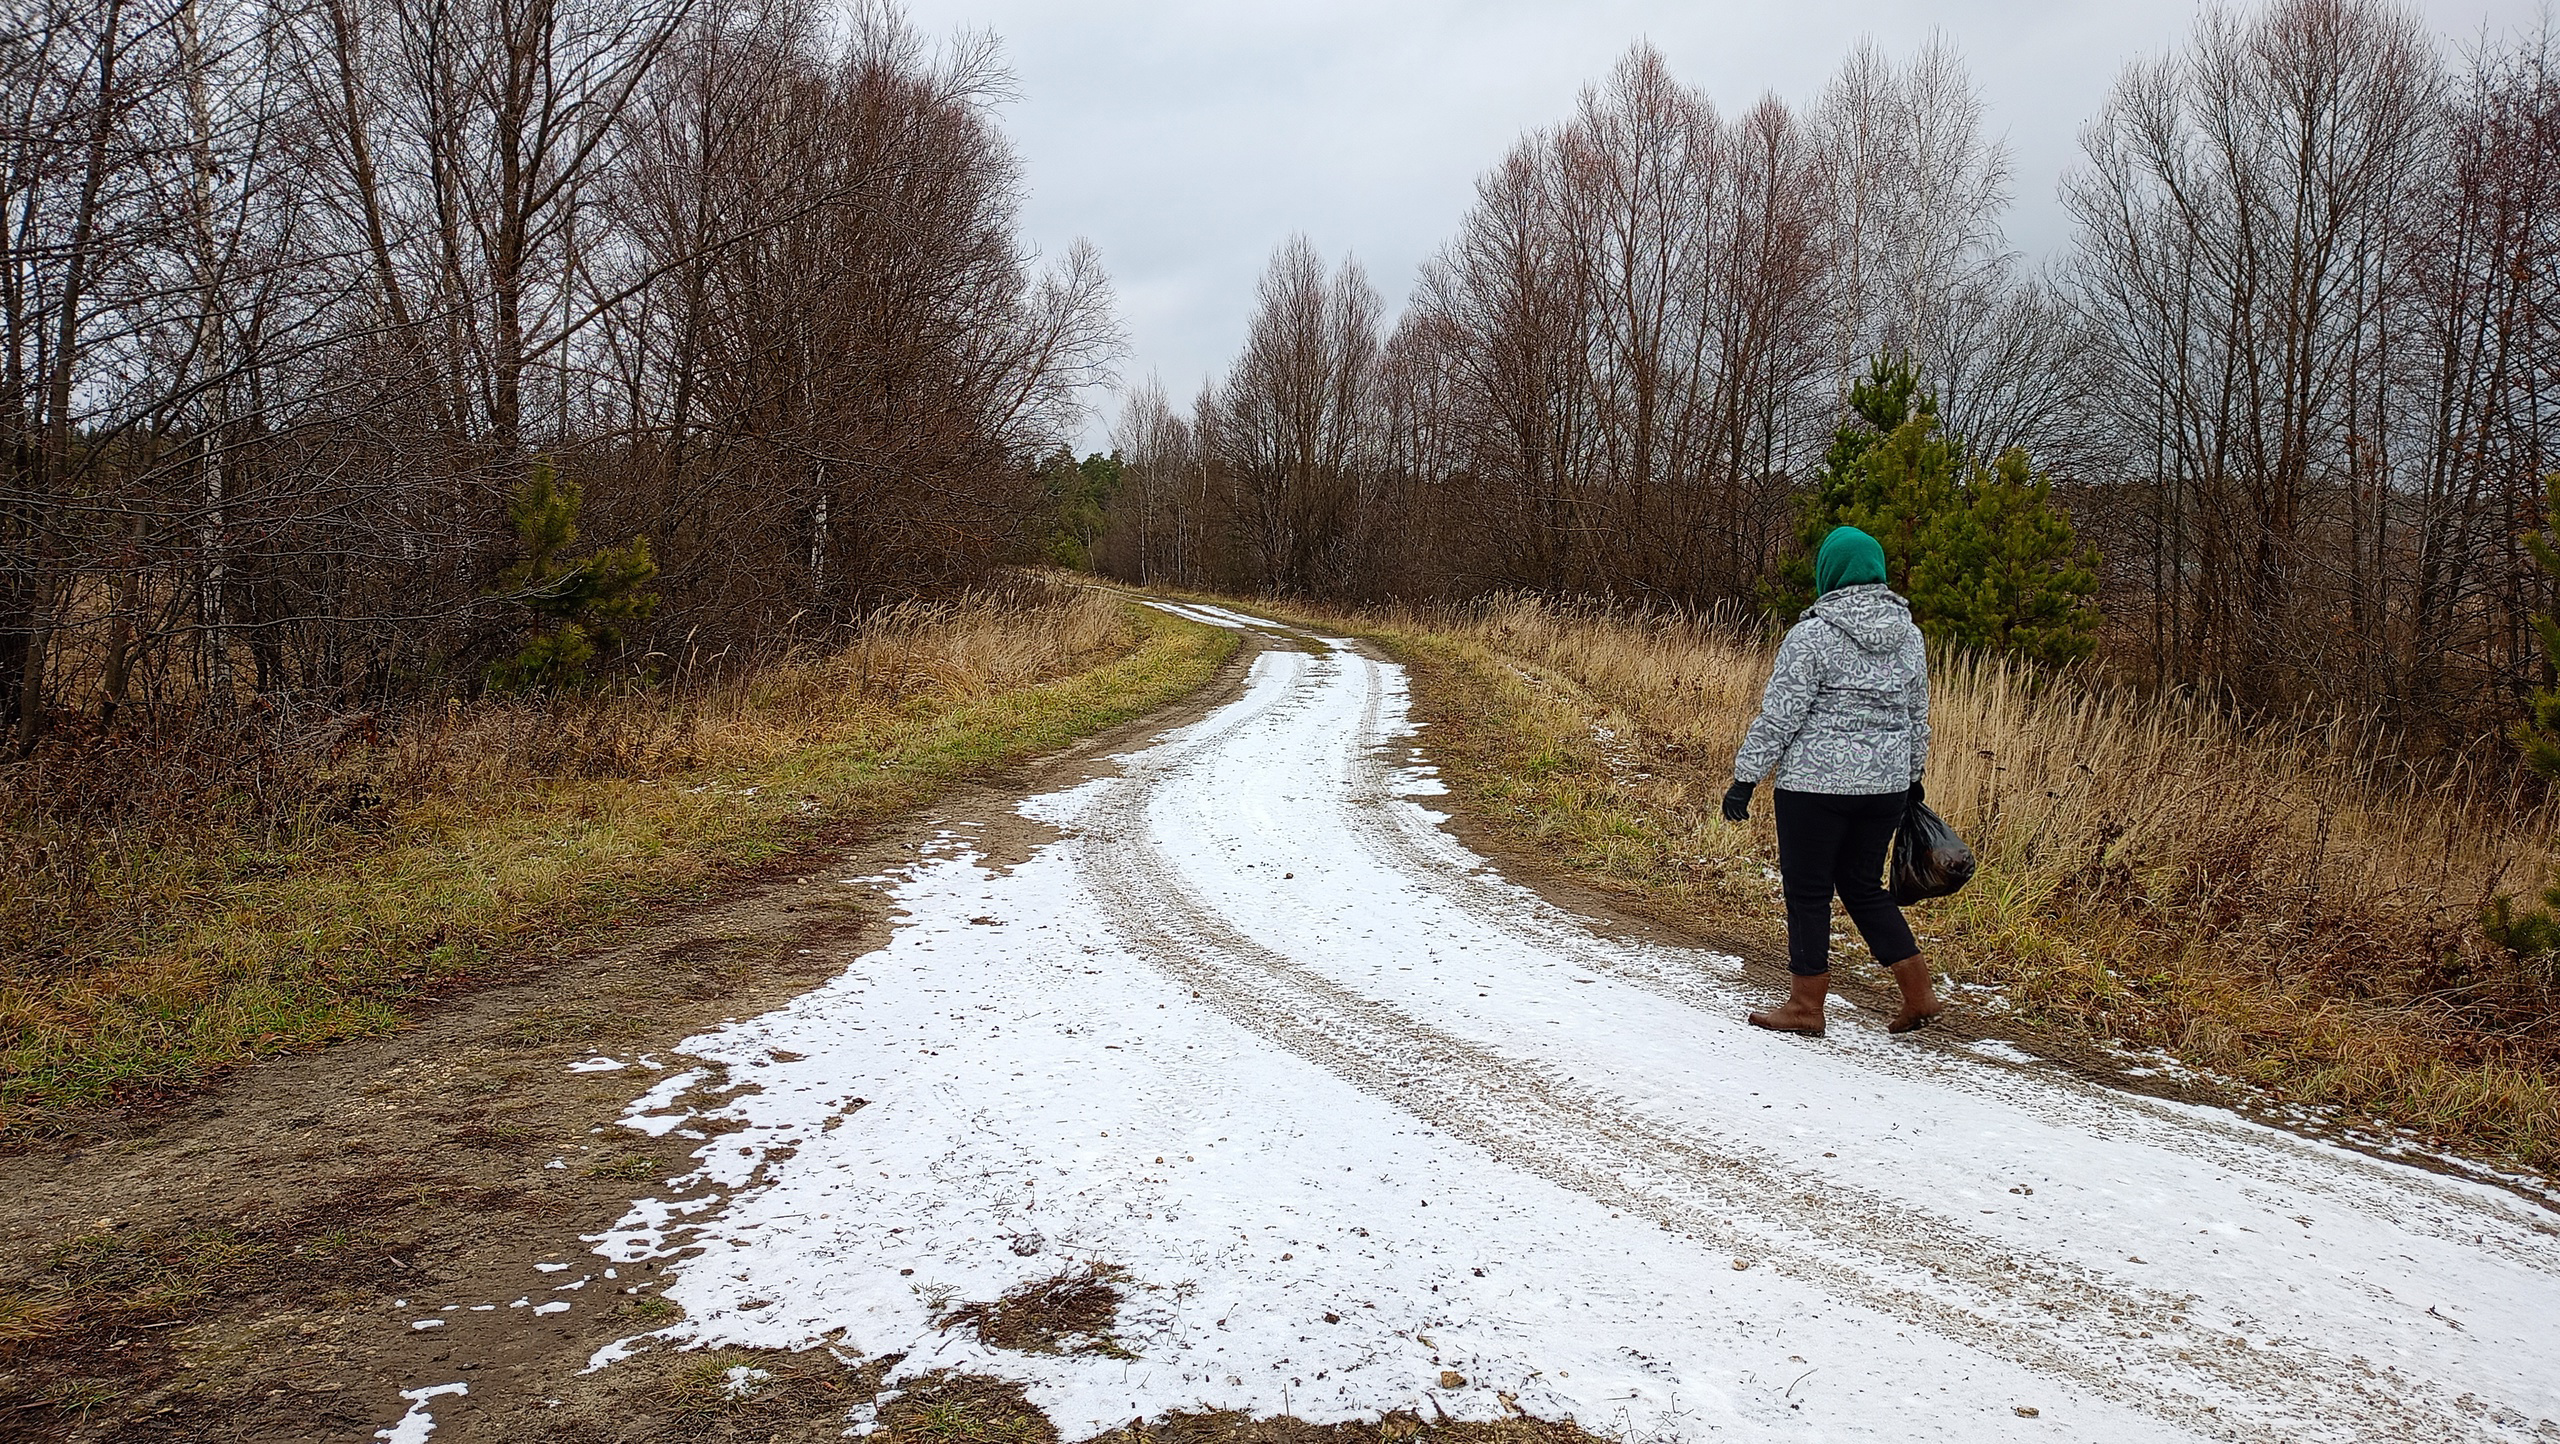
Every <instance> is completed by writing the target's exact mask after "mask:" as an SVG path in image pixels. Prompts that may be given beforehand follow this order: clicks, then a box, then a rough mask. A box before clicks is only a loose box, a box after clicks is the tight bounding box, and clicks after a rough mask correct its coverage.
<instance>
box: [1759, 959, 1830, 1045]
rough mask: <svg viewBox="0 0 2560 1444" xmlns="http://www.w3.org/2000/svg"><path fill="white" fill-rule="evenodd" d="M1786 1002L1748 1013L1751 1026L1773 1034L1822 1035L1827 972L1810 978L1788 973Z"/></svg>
mask: <svg viewBox="0 0 2560 1444" xmlns="http://www.w3.org/2000/svg"><path fill="white" fill-rule="evenodd" d="M1789 982H1790V984H1791V986H1790V987H1789V988H1788V990H1787V1001H1786V1002H1785V1003H1784V1004H1783V1005H1781V1006H1779V1007H1775V1008H1772V1009H1770V1010H1769V1011H1768V1012H1765V1013H1753V1014H1751V1015H1750V1019H1751V1026H1752V1027H1754V1028H1766V1029H1768V1030H1769V1031H1771V1032H1773V1033H1810V1034H1812V1035H1813V1036H1814V1037H1817V1038H1819V1037H1821V1036H1822V1000H1823V998H1824V997H1825V996H1827V995H1828V994H1829V993H1830V992H1831V975H1830V974H1829V973H1816V974H1814V975H1813V976H1812V977H1810V978H1807V977H1802V976H1795V975H1790V977H1789Z"/></svg>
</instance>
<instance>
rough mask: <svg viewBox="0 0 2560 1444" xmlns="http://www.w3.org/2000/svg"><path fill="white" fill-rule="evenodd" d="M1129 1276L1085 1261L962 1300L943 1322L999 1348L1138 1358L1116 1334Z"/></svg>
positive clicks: (944, 1326)
mask: <svg viewBox="0 0 2560 1444" xmlns="http://www.w3.org/2000/svg"><path fill="white" fill-rule="evenodd" d="M1127 1280H1128V1274H1127V1272H1126V1271H1125V1270H1122V1269H1120V1268H1117V1267H1114V1266H1113V1265H1110V1264H1105V1263H1094V1262H1087V1263H1082V1264H1078V1265H1076V1266H1075V1267H1073V1268H1069V1269H1064V1270H1061V1271H1060V1272H1058V1273H1056V1274H1054V1275H1052V1276H1050V1277H1048V1278H1045V1279H1035V1280H1033V1281H1032V1282H1030V1283H1027V1284H1024V1285H1023V1286H1022V1287H1020V1288H1018V1289H1015V1290H1013V1291H1012V1292H1011V1293H1008V1294H1006V1295H1004V1296H1003V1297H1002V1298H998V1299H995V1300H993V1301H991V1302H987V1303H976V1304H962V1305H961V1306H960V1307H958V1308H956V1309H953V1310H951V1311H950V1312H949V1313H946V1314H944V1315H943V1316H942V1317H941V1319H940V1320H939V1321H938V1322H937V1327H939V1328H940V1329H942V1330H943V1331H944V1332H946V1333H947V1332H949V1331H950V1330H952V1329H967V1330H968V1331H969V1332H971V1333H973V1334H975V1335H977V1336H978V1341H979V1342H980V1343H982V1344H985V1345H987V1346H988V1347H989V1348H994V1349H1013V1350H1016V1351H1018V1352H1022V1353H1031V1354H1101V1355H1103V1356H1105V1357H1108V1358H1114V1359H1129V1358H1135V1357H1137V1356H1136V1355H1134V1354H1132V1353H1130V1352H1129V1351H1128V1349H1127V1348H1125V1347H1123V1346H1122V1345H1121V1343H1120V1341H1119V1340H1118V1339H1116V1338H1113V1337H1112V1333H1111V1331H1112V1330H1113V1328H1115V1327H1116V1326H1117V1325H1118V1324H1119V1322H1120V1300H1121V1285H1122V1284H1124V1283H1126V1282H1127Z"/></svg>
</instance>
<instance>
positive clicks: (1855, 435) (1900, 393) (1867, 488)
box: [1769, 356, 1959, 616]
mask: <svg viewBox="0 0 2560 1444" xmlns="http://www.w3.org/2000/svg"><path fill="white" fill-rule="evenodd" d="M1878 451H1882V452H1883V453H1884V454H1883V455H1881V456H1877V455H1875V453H1877V452H1878ZM1958 465H1959V457H1958V454H1957V451H1956V448H1955V445H1954V443H1953V442H1951V441H1950V440H1948V438H1947V437H1946V435H1945V433H1944V432H1942V431H1940V430H1939V429H1938V398H1936V397H1935V396H1932V395H1930V394H1929V393H1928V392H1926V391H1923V390H1921V389H1920V373H1919V372H1918V371H1916V370H1914V369H1913V368H1912V366H1911V363H1910V362H1909V361H1907V360H1905V359H1903V358H1902V357H1899V356H1878V357H1876V358H1874V359H1873V360H1871V361H1869V362H1868V363H1867V378H1866V379H1865V380H1863V381H1860V382H1857V383H1855V384H1853V385H1852V386H1851V387H1850V388H1849V416H1848V419H1847V420H1845V421H1843V422H1842V423H1841V424H1840V425H1839V427H1838V428H1836V429H1835V430H1833V431H1832V433H1831V445H1830V446H1829V447H1828V448H1826V449H1825V450H1824V451H1823V453H1822V465H1821V467H1820V469H1818V470H1816V471H1815V472H1814V474H1813V490H1812V491H1811V492H1810V493H1808V494H1807V495H1806V496H1805V498H1804V500H1803V502H1802V503H1801V504H1800V505H1799V508H1798V510H1797V513H1796V549H1795V551H1794V552H1793V553H1791V554H1790V555H1789V556H1788V557H1787V558H1786V559H1785V560H1784V561H1782V562H1780V563H1779V566H1778V578H1777V581H1776V583H1775V584H1774V585H1773V586H1771V587H1770V589H1769V603H1770V606H1771V609H1772V610H1775V611H1778V612H1780V613H1783V614H1785V615H1789V616H1792V615H1794V614H1795V613H1797V612H1801V611H1803V610H1804V609H1805V608H1806V607H1807V606H1810V605H1811V604H1812V602H1813V557H1814V553H1816V552H1818V551H1820V550H1821V549H1822V539H1823V538H1824V537H1827V536H1829V535H1831V529H1832V528H1833V527H1836V526H1854V527H1858V528H1860V529H1861V530H1864V531H1866V532H1867V533H1868V534H1870V535H1872V536H1873V537H1875V539H1876V540H1877V541H1878V542H1881V543H1882V544H1883V545H1884V560H1885V581H1886V583H1887V584H1889V585H1890V586H1892V587H1893V589H1894V590H1896V591H1901V590H1902V588H1903V583H1904V582H1906V581H1908V580H1909V577H1910V569H1911V560H1910V558H1911V542H1912V540H1913V539H1914V537H1915V536H1916V535H1917V532H1918V528H1919V526H1920V524H1921V517H1920V516H1919V515H1918V513H1919V512H1920V511H1921V510H1923V509H1926V508H1928V507H1930V506H1931V505H1933V504H1934V503H1933V500H1932V499H1933V498H1934V497H1936V496H1937V495H1938V494H1940V493H1941V492H1943V491H1946V490H1948V489H1951V488H1952V487H1953V486H1954V484H1955V476H1956V470H1957V467H1958Z"/></svg>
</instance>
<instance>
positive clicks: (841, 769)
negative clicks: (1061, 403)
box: [0, 587, 1234, 1128]
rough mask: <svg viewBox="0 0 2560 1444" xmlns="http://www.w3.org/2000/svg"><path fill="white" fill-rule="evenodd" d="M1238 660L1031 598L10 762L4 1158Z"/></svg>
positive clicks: (0, 1052) (1163, 626)
mask: <svg viewBox="0 0 2560 1444" xmlns="http://www.w3.org/2000/svg"><path fill="white" fill-rule="evenodd" d="M1233 646H1234V640H1233V638H1232V636H1231V635H1229V634H1226V633H1223V632H1217V631H1214V630H1211V629H1207V628H1201V627H1196V626H1193V625H1191V624H1188V623H1180V622H1175V621H1173V620H1172V619H1170V618H1166V617H1164V616H1162V615H1161V614H1159V613H1155V612H1152V611H1146V610H1144V609H1140V608H1135V607H1131V606H1129V605H1127V604H1126V603H1124V602H1122V601H1119V600H1116V599H1114V598H1111V597H1109V596H1107V595H1104V594H1101V593H1097V592H1094V591H1091V590H1086V589H1079V588H1068V587H1048V588H1029V589H1024V590H1020V591H1017V592H1015V593H1013V594H1009V595H1007V596H1003V597H988V598H979V599H976V600H972V601H968V602H963V603H959V604H953V605H943V606H932V607H924V606H917V607H909V608H903V609H899V610H896V611H892V612H889V613H886V614H884V615H882V616H880V617H878V618H876V619H875V620H874V621H873V623H872V624H871V625H870V626H869V627H867V628H866V629H865V630H864V632H863V633H862V635H861V636H860V638H859V640H857V641H856V642H854V643H853V644H852V645H851V646H849V647H846V648H844V649H843V650H841V651H838V652H835V653H832V654H829V655H825V656H784V657H780V658H777V659H773V660H770V661H768V662H765V663H763V664H761V665H755V666H738V667H735V668H733V669H731V670H729V671H727V672H725V673H721V674H717V675H706V676H703V677H701V678H699V679H697V680H695V681H693V682H691V683H689V684H686V685H680V686H671V687H662V688H656V689H650V690H646V691H635V692H630V693H627V694H624V695H618V696H602V697H577V698H563V699H553V700H542V701H529V700H500V701H492V702H489V703H485V704H481V705H475V706H452V707H446V708H440V709H435V710H432V711H428V712H424V713H419V714H411V715H400V716H393V715H388V714H382V713H373V714H366V715H363V716H357V717H337V716H331V717H311V718H302V719H290V718H278V717H269V718H263V719H258V720H257V721H256V722H255V723H254V724H248V723H244V724H238V725H235V726H233V727H230V728H226V729H219V730H217V729H213V728H210V727H201V728H197V729H195V730H192V731H188V732H182V733H167V732H164V733H159V734H146V735H136V736H130V737H125V736H120V737H118V738H115V739H109V740H105V741H91V742H89V743H86V744H84V745H80V746H73V747H65V748H62V749H59V750H57V751H55V752H52V753H50V754H47V755H43V756H40V757H38V758H37V759H35V760H33V761H30V762H27V763H23V764H19V765H17V766H15V767H12V768H10V769H8V770H7V771H5V772H0V822H5V832H0V1128H7V1127H11V1126H26V1125H28V1124H30V1123H44V1124H47V1125H48V1126H50V1123H51V1122H52V1121H56V1120H55V1119H54V1115H56V1114H58V1113H59V1112H60V1110H62V1109H64V1108H66V1107H73V1106H77V1105H85V1104H95V1103H102V1102H113V1101H124V1100H131V1099H134V1098H137V1097H147V1096H151V1095H154V1094H161V1093H167V1092H171V1091H179V1090H185V1089H189V1088H193V1087H196V1086H200V1085H201V1084H203V1083H204V1082H205V1081H206V1080H208V1079H209V1078H211V1077H213V1076H215V1075H216V1074H218V1073H219V1072H220V1071H221V1070H222V1069H224V1068H227V1067H230V1066H233V1065H236V1064H238V1063H241V1062H244V1061H246V1060H248V1059H251V1058H254V1057H256V1056H258V1055H260V1054H264V1053H270V1052H274V1051H278V1050H280V1049H286V1048H293V1047H300V1046H307V1045H312V1044H318V1043H325V1042H329V1041H332V1040H335V1039H339V1038H344V1037H350V1036H356V1035H361V1034H368V1033H375V1032H380V1031H384V1030H386V1029H389V1028H392V1027H395V1026H397V1024H398V1021H399V1018H400V1016H401V1012H402V1010H403V1009H404V1008H407V1007H409V1006H412V1005H413V1004H414V1003H415V1002H416V1001H418V1000H420V999H422V998H425V997H428V996H432V995H435V994H438V993H440V992H442V991H446V990H449V989H452V988H455V987H458V986H466V985H468V984H470V983H472V982H475V981H479V980H484V979H487V978H490V977H492V976H495V975H498V974H500V973H501V972H503V970H504V968H505V967H506V965H507V964H508V963H509V962H510V961H511V960H516V959H522V958H525V957H528V956H530V955H531V954H533V953H534V952H535V951H537V950H538V949H541V948H544V947H559V946H565V945H567V944H568V943H569V942H570V941H571V940H573V939H574V938H575V937H576V936H577V935H578V934H579V933H580V931H581V930H582V929H585V928H589V927H592V926H593V925H596V924H598V923H601V922H605V921H609V920H611V919H614V918H616V917H619V916H622V915H625V914H626V913H628V912H629V911H630V910H631V909H632V908H634V907H635V906H638V905H641V904H644V903H649V902H664V901H670V900H678V899H681V898H684V897H686V896H692V895H699V894H700V893H701V892H702V891H704V890H705V889H708V888H710V887H714V886H717V885H718V884H719V882H720V879H721V878H722V877H723V876H725V875H729V874H734V873H735V872H737V871H738V870H740V869H742V868H747V867H750V866H753V865H755V864H758V863H762V862H766V861H768V860H771V859H774V858H777V857H779V856H782V855H785V854H787V853H789V852H790V851H792V850H793V849H795V848H797V847H801V846H805V845H807V843H808V842H809V841H811V840H812V839H814V838H815V837H817V836H818V835H820V831H819V830H820V829H821V828H824V827H828V826H835V827H842V826H845V825H852V824H860V823H862V822H864V821H867V820H870V819H875V818H879V817H884V816H888V815H890V814H893V813H896V812H898V811H901V810H903V809H906V808H910V807H913V806H916V805H919V804H921V803H922V802H923V801H925V800H926V799H928V798H929V797H931V796H932V795H933V794H934V793H935V792H936V791H937V790H938V789H940V788H942V787H944V786H946V785H948V784H949V783H950V782H951V781H953V780H955V779H957V778H960V777H964V776H967V775H971V774H973V773H977V772H982V771H984V770H986V769H988V768H990V767H994V766H999V765H1002V764H1004V763H1005V762H1008V761H1010V760H1012V759H1015V758H1019V757H1023V756H1027V755H1029V754H1031V753H1034V752H1037V751H1041V750H1045V749H1048V748H1052V747H1056V746H1058V745H1060V744H1062V743H1064V742H1066V741H1068V740H1071V739H1072V738H1074V737H1076V736H1079V735H1082V734H1083V733H1086V732H1090V731H1093V730H1096V729H1098V728H1101V727H1104V726H1108V725H1111V724H1112V723H1115V722H1118V721H1121V720H1124V719H1126V718H1128V717H1132V716H1135V715H1138V714H1139V713H1141V712H1144V711H1146V710H1148V709H1150V708H1152V707H1155V706H1157V705H1159V704H1161V703H1162V702H1164V701H1167V700H1169V699H1171V698H1173V697H1175V696H1178V695H1180V694H1181V693H1182V692H1184V691H1186V690H1188V689H1189V688H1191V687H1193V686H1195V685H1197V684H1198V683H1199V682H1200V681H1202V680H1203V679H1205V678H1206V677H1207V676H1208V674H1209V673H1210V671H1212V670H1213V669H1214V668H1215V666H1216V665H1217V663H1218V662H1219V661H1220V660H1222V659H1223V658H1224V657H1225V656H1226V655H1227V654H1228V652H1229V651H1231V650H1232V648H1233Z"/></svg>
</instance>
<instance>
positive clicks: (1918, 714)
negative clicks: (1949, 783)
mask: <svg viewBox="0 0 2560 1444" xmlns="http://www.w3.org/2000/svg"><path fill="white" fill-rule="evenodd" d="M1905 650H1906V651H1907V652H1908V654H1909V657H1910V662H1911V680H1910V681H1908V682H1906V683H1904V684H1903V687H1902V705H1903V708H1904V710H1905V711H1906V712H1908V713H1909V714H1910V718H1911V780H1912V781H1913V782H1914V783H1917V782H1919V780H1920V774H1922V773H1924V772H1926V771H1928V770H1929V644H1928V643H1927V642H1926V641H1924V640H1922V639H1921V636H1920V629H1919V628H1917V627H1914V628H1912V629H1911V641H1910V643H1909V644H1908V646H1907V647H1906V649H1905Z"/></svg>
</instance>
